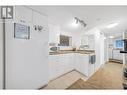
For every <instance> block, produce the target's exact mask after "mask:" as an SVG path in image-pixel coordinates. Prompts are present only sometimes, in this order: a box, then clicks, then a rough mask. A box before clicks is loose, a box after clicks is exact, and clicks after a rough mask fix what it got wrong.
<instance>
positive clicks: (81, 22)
mask: <svg viewBox="0 0 127 95" xmlns="http://www.w3.org/2000/svg"><path fill="white" fill-rule="evenodd" d="M75 20H76V24H78V23H80V24H81V25H83V27H86V25H87V24H86V23H85V22H84V21H83V20H81V19H79V18H77V17H75Z"/></svg>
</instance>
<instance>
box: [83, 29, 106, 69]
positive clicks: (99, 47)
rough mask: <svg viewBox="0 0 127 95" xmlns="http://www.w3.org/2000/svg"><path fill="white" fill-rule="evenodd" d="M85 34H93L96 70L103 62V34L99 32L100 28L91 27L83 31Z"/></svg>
mask: <svg viewBox="0 0 127 95" xmlns="http://www.w3.org/2000/svg"><path fill="white" fill-rule="evenodd" d="M85 35H93V36H94V38H95V39H94V41H95V42H94V43H95V55H96V63H95V70H98V68H100V66H101V65H103V64H104V38H105V37H104V35H103V34H102V33H101V30H100V29H98V28H93V29H91V30H89V31H87V32H86V33H85Z"/></svg>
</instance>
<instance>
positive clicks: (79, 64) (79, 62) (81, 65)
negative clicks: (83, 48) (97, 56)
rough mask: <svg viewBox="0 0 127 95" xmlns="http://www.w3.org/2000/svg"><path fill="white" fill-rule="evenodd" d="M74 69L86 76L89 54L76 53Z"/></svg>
mask: <svg viewBox="0 0 127 95" xmlns="http://www.w3.org/2000/svg"><path fill="white" fill-rule="evenodd" d="M75 57H76V58H75V59H76V62H75V69H76V70H77V71H79V72H80V73H82V74H84V75H86V76H88V75H89V71H88V68H89V55H88V54H87V55H86V54H78V53H77V54H76V55H75Z"/></svg>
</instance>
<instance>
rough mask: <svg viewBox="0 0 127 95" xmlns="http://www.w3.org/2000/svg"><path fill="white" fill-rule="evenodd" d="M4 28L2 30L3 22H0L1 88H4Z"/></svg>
mask: <svg viewBox="0 0 127 95" xmlns="http://www.w3.org/2000/svg"><path fill="white" fill-rule="evenodd" d="M2 32H3V30H2V23H0V89H2V86H3V65H2V64H3V61H2V59H3V58H2V56H3V55H2V52H3V50H2V47H3V43H2V42H3V38H2V37H3V34H2Z"/></svg>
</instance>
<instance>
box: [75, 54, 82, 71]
mask: <svg viewBox="0 0 127 95" xmlns="http://www.w3.org/2000/svg"><path fill="white" fill-rule="evenodd" d="M75 59H76V61H75V62H76V63H75V69H76V70H77V71H79V72H80V71H81V69H80V64H81V61H80V60H81V58H80V54H75Z"/></svg>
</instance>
